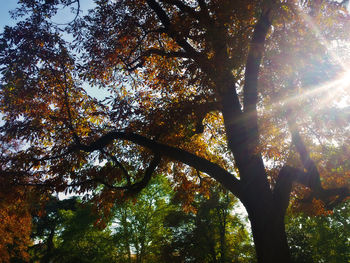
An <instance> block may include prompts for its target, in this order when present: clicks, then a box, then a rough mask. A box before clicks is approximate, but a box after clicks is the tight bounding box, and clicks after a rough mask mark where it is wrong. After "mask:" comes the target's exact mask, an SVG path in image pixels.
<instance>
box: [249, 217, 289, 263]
mask: <svg viewBox="0 0 350 263" xmlns="http://www.w3.org/2000/svg"><path fill="white" fill-rule="evenodd" d="M274 216H275V214H274V213H271V214H270V215H268V214H267V213H266V212H265V213H264V214H259V213H257V214H254V213H253V214H250V215H249V219H250V223H251V227H252V232H253V238H254V244H255V250H256V254H257V258H258V262H259V263H281V262H283V263H289V262H291V258H290V252H289V247H288V243H287V237H286V232H285V227H284V222H283V220H281V219H280V218H275V217H274Z"/></svg>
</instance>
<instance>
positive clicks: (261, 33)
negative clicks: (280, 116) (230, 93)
mask: <svg viewBox="0 0 350 263" xmlns="http://www.w3.org/2000/svg"><path fill="white" fill-rule="evenodd" d="M267 2H268V1H264V3H263V4H262V5H263V9H266V10H263V12H262V14H261V16H260V18H259V20H258V21H257V23H256V24H255V27H254V33H253V37H252V40H251V42H250V47H249V53H248V58H247V62H246V67H245V78H244V81H245V82H244V87H243V109H244V115H245V119H247V120H246V123H247V130H249V133H250V134H251V135H250V137H251V138H252V139H253V140H251V142H250V143H251V144H252V147H253V148H255V147H256V146H257V144H258V140H259V134H258V117H257V109H256V104H257V101H258V77H259V69H260V64H261V60H262V57H263V54H264V45H265V39H266V36H267V33H268V31H269V29H270V26H271V21H270V19H269V14H270V10H271V7H270V8H265V7H264V5H266V4H267Z"/></svg>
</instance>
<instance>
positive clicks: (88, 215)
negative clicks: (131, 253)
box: [29, 197, 117, 263]
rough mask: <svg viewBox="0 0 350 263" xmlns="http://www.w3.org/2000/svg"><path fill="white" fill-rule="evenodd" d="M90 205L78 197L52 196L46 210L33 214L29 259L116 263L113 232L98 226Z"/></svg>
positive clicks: (36, 260)
mask: <svg viewBox="0 0 350 263" xmlns="http://www.w3.org/2000/svg"><path fill="white" fill-rule="evenodd" d="M97 219H98V217H97V215H96V214H94V213H93V211H92V206H91V205H85V206H84V207H83V206H82V204H81V203H80V202H79V200H77V199H76V198H71V199H65V200H58V199H57V198H55V197H52V198H51V200H49V201H48V202H47V203H46V206H45V208H44V210H43V212H42V213H41V214H40V215H37V216H34V217H33V229H32V242H33V243H34V245H33V246H31V247H30V249H29V253H30V254H31V257H30V260H31V261H30V262H43V263H44V262H89V263H92V262H96V263H97V262H114V261H115V260H116V259H117V255H116V247H115V245H114V241H113V236H112V233H111V232H110V231H109V230H108V229H106V230H103V229H101V228H98V227H97V226H96V225H95V223H96V221H97Z"/></svg>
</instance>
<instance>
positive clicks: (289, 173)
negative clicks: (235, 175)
mask: <svg viewBox="0 0 350 263" xmlns="http://www.w3.org/2000/svg"><path fill="white" fill-rule="evenodd" d="M287 122H288V127H289V129H290V132H291V135H292V143H293V144H294V145H295V148H296V150H297V152H298V153H299V156H300V160H301V163H302V164H303V166H304V169H305V170H306V171H303V170H300V169H298V168H293V167H289V166H285V167H283V168H282V169H281V171H280V173H279V176H278V178H277V182H276V186H275V189H274V197H275V198H274V199H275V200H276V201H277V202H280V208H281V209H283V210H285V209H286V208H287V206H288V202H289V196H290V193H291V189H292V184H293V182H297V183H300V184H302V185H304V186H306V187H308V188H310V189H311V190H312V194H311V196H310V197H309V198H308V200H304V201H312V199H313V198H317V199H320V200H322V201H323V202H324V204H325V207H326V209H333V208H334V207H335V206H336V205H337V204H339V203H340V202H342V201H343V200H344V199H345V198H347V197H349V196H350V189H348V188H346V187H339V188H330V189H325V188H323V186H322V183H321V178H320V174H319V172H318V169H317V167H316V165H315V163H314V161H313V160H312V159H311V158H310V155H309V152H308V150H307V148H306V145H305V144H304V141H303V140H302V138H301V136H300V133H299V131H298V129H297V127H296V116H295V114H294V112H293V111H292V109H291V108H289V109H288V110H287Z"/></svg>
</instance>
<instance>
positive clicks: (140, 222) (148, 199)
mask: <svg viewBox="0 0 350 263" xmlns="http://www.w3.org/2000/svg"><path fill="white" fill-rule="evenodd" d="M171 194H172V192H171V190H170V186H169V182H168V181H167V179H166V178H164V177H161V176H158V177H157V178H156V179H154V180H152V181H151V182H150V185H149V187H147V188H146V189H144V190H143V191H142V192H141V193H140V194H139V195H138V197H137V201H136V200H135V201H132V200H130V201H128V202H124V203H123V204H117V205H116V207H115V209H114V211H113V222H114V226H113V227H112V229H113V232H114V239H115V242H116V244H115V245H116V246H117V247H119V250H120V252H119V257H120V259H119V260H120V262H137V263H142V262H159V255H160V246H161V244H162V243H163V242H165V240H167V239H168V238H170V233H169V231H167V229H166V228H165V227H164V226H163V224H164V218H165V217H166V216H167V214H168V213H169V211H171V210H172V209H174V208H173V206H172V205H171V204H169V201H170V198H171ZM123 258H124V261H122V260H123Z"/></svg>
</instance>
